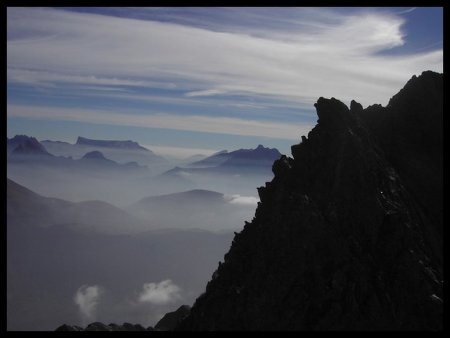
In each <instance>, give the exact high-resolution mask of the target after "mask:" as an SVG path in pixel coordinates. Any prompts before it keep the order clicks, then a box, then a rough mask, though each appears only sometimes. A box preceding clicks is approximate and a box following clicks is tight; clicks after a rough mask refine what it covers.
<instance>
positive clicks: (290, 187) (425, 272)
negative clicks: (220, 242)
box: [177, 72, 443, 330]
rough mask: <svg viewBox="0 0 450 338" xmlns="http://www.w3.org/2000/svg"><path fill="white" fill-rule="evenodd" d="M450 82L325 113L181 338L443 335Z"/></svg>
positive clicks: (265, 197)
mask: <svg viewBox="0 0 450 338" xmlns="http://www.w3.org/2000/svg"><path fill="white" fill-rule="evenodd" d="M442 78H443V75H442V74H436V73H432V72H424V73H423V74H422V75H421V76H420V77H414V78H413V79H411V80H410V81H409V82H408V83H407V85H406V86H405V88H404V89H402V90H401V91H400V92H399V93H398V94H397V95H395V96H394V97H393V98H392V99H391V101H390V103H389V105H388V106H387V107H386V108H383V107H381V106H379V105H378V106H370V107H368V108H366V109H363V108H362V106H361V105H360V104H358V103H357V102H354V101H353V102H352V104H351V109H348V108H347V107H346V106H345V105H344V104H343V103H341V102H340V101H338V100H336V99H334V98H332V99H324V98H320V99H319V100H318V101H317V103H316V104H315V107H316V110H317V114H318V116H319V120H318V124H317V125H316V127H315V128H314V129H313V130H311V132H310V133H309V134H308V138H306V137H302V142H301V143H300V144H297V145H294V146H292V155H293V159H292V158H288V157H286V156H282V157H281V158H280V159H279V160H277V161H275V163H274V165H273V172H274V174H275V177H274V179H273V180H272V181H271V182H270V183H266V185H265V187H261V188H259V189H258V192H259V195H260V199H261V202H260V203H259V205H258V208H257V211H256V214H255V218H254V219H253V220H252V222H251V223H246V225H245V227H244V229H243V230H242V232H240V233H238V234H236V236H235V238H234V240H233V244H232V246H231V249H230V251H229V252H228V253H227V254H226V255H225V261H224V263H220V264H219V267H218V269H217V270H216V271H215V272H214V274H213V276H212V279H211V281H210V282H209V283H208V285H207V287H206V292H205V293H204V294H203V295H201V296H200V297H199V298H198V299H197V300H196V302H195V304H194V306H193V308H192V309H191V312H190V314H189V316H188V317H187V318H186V319H185V320H184V321H182V323H181V324H180V325H179V326H178V327H177V329H178V330H441V329H442V326H443V317H442V311H443V300H442V299H443V270H442V239H441V237H442V114H443V111H442Z"/></svg>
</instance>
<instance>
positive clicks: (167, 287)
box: [138, 279, 181, 305]
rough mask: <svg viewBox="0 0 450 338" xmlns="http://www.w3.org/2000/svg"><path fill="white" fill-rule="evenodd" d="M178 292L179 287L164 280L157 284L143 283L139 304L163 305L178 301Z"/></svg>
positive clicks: (179, 290)
mask: <svg viewBox="0 0 450 338" xmlns="http://www.w3.org/2000/svg"><path fill="white" fill-rule="evenodd" d="M180 292H181V289H180V287H179V286H177V285H176V284H174V283H173V282H172V281H171V280H170V279H166V280H163V281H162V282H159V283H145V284H144V285H143V287H142V291H141V293H140V294H139V298H138V299H139V301H140V302H149V303H152V304H156V305H163V304H168V303H172V302H174V301H177V300H179V299H180V298H181V295H180Z"/></svg>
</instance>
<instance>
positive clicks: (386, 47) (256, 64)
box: [7, 7, 443, 158]
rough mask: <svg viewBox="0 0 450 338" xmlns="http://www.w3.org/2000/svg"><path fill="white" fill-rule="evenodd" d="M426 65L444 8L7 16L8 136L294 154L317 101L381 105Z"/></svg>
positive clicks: (434, 52) (184, 152)
mask: <svg viewBox="0 0 450 338" xmlns="http://www.w3.org/2000/svg"><path fill="white" fill-rule="evenodd" d="M425 70H433V71H437V72H443V9H442V8H439V7H435V8H431V7H417V8H416V7H412V8H406V7H387V8H386V7H377V8H371V7H361V8H353V7H338V8H325V7H320V8H313V7H307V8H302V7H293V8H286V7H279V8H277V7H270V8H264V7H248V8H246V7H238V8H232V7H229V8H218V7H205V8H202V7H187V8H180V7H169V8H157V7H139V8H114V7H108V8H96V7H88V8H76V7H71V8H65V7H57V8H50V7H45V8H38V7H32V8H27V7H9V8H8V9H7V134H8V135H7V136H8V137H13V136H14V135H16V134H26V135H29V136H34V137H36V138H37V139H38V140H46V139H50V140H59V141H66V142H70V143H75V141H76V138H77V137H78V136H83V137H88V138H94V139H109V140H133V141H137V142H139V143H140V144H141V145H143V146H145V147H147V148H149V149H151V150H153V151H154V152H156V153H159V154H163V155H167V156H176V157H180V158H182V157H188V156H191V155H194V154H204V155H209V154H212V153H213V152H216V151H219V150H223V149H227V150H229V151H231V150H235V149H239V148H256V147H257V146H258V145H259V144H263V145H264V146H266V147H270V148H278V149H279V150H280V152H281V153H284V154H287V155H290V146H291V145H293V144H296V143H298V142H299V140H300V139H301V136H302V135H307V134H308V132H309V130H311V129H312V128H313V127H314V125H315V124H316V122H317V115H316V112H315V109H314V106H313V105H314V103H315V102H316V101H317V99H318V98H319V97H321V96H322V97H327V98H331V97H335V98H337V99H339V100H341V101H342V102H344V103H345V104H347V105H349V103H350V101H351V100H352V99H354V100H356V101H358V102H360V103H361V104H362V105H363V106H364V107H367V106H369V105H371V104H375V103H378V104H382V105H386V104H387V103H388V101H389V99H390V98H391V97H392V96H393V95H394V94H396V93H397V92H398V91H399V90H400V89H401V88H402V87H403V86H404V84H405V83H406V82H407V81H408V80H409V79H410V78H411V77H412V76H413V75H420V74H421V73H422V71H425Z"/></svg>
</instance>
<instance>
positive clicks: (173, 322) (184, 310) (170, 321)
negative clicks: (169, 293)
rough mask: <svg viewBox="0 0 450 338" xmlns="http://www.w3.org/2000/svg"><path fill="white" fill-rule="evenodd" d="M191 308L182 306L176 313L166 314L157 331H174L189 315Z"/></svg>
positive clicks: (156, 327)
mask: <svg viewBox="0 0 450 338" xmlns="http://www.w3.org/2000/svg"><path fill="white" fill-rule="evenodd" d="M190 310H191V307H190V306H188V305H182V306H180V307H179V308H178V309H177V310H176V311H173V312H169V313H166V314H165V315H164V317H162V318H161V319H160V320H159V321H158V323H156V325H155V330H156V331H172V330H173V329H174V328H175V327H176V326H177V325H179V324H180V322H181V321H182V320H183V319H184V318H186V317H187V316H188V315H189V311H190Z"/></svg>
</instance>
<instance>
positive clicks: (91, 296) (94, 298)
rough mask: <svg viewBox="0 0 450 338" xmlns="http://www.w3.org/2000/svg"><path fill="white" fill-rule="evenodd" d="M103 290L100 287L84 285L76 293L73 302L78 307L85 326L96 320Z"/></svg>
mask: <svg viewBox="0 0 450 338" xmlns="http://www.w3.org/2000/svg"><path fill="white" fill-rule="evenodd" d="M101 290H102V289H101V288H100V286H98V285H93V286H88V285H82V286H81V287H80V288H79V289H78V290H77V292H76V293H75V296H74V298H73V301H74V302H75V304H76V305H78V309H79V311H80V315H81V320H82V323H83V325H86V324H87V323H88V322H89V321H93V320H94V319H95V315H96V308H97V304H98V301H99V298H100V294H101Z"/></svg>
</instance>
